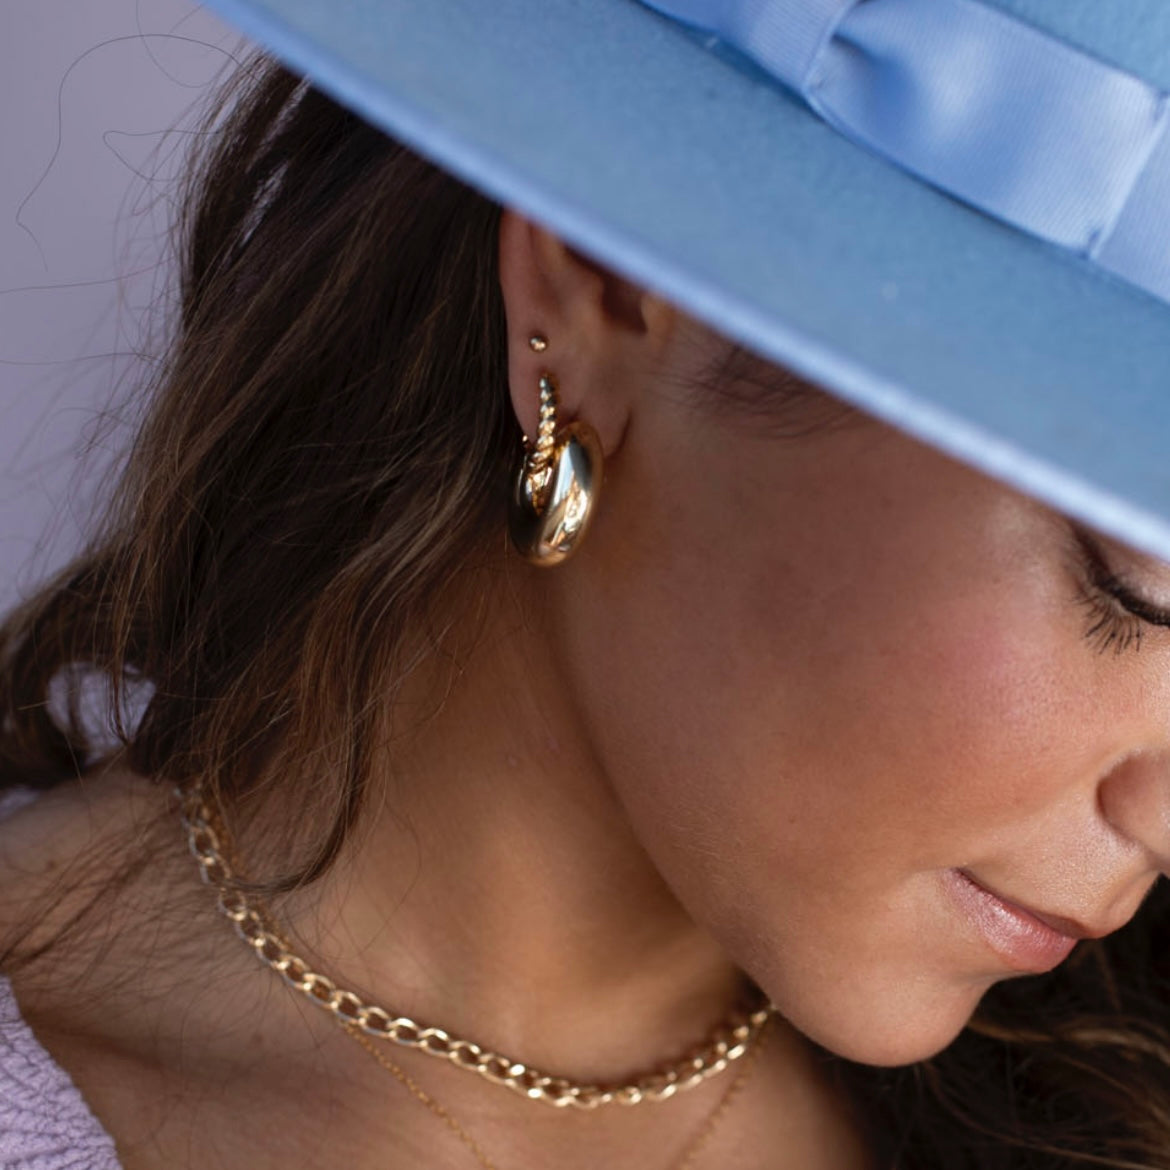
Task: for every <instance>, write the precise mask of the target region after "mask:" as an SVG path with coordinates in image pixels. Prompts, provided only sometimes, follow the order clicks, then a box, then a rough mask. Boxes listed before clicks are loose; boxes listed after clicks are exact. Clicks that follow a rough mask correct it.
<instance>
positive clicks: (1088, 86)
mask: <svg viewBox="0 0 1170 1170" xmlns="http://www.w3.org/2000/svg"><path fill="white" fill-rule="evenodd" d="M643 3H646V4H648V5H649V7H651V8H654V9H656V10H657V11H659V12H661V13H663V14H664V15H667V16H670V17H673V18H674V19H676V20H680V21H683V22H685V23H686V24H687V25H690V26H692V27H694V28H695V29H698V30H700V31H701V32H703V33H706V34H714V36H715V37H717V38H718V39H719V41H722V42H723V43H724V44H725V45H729V46H731V47H732V48H733V49H735V50H738V51H739V52H740V53H742V54H744V56H746V57H748V58H750V59H751V60H752V61H753V62H754V63H755V64H756V65H757V66H759V67H761V68H763V69H764V70H765V71H766V72H767V73H769V74H771V75H772V76H773V77H774V78H776V79H777V80H778V81H780V82H782V83H783V84H784V85H786V86H787V87H789V88H790V89H792V90H794V91H795V92H796V93H798V94H799V95H800V96H801V97H802V98H803V99H804V100H805V101H806V102H807V103H808V105H809V106H810V107H811V108H812V109H814V110H815V111H816V112H817V113H818V114H819V115H820V116H821V117H822V118H824V119H825V121H826V122H828V123H829V124H830V125H832V126H833V127H835V128H836V129H837V130H839V131H840V132H841V133H843V134H845V135H846V136H847V137H849V138H850V139H852V140H853V141H855V142H857V143H859V144H861V145H864V146H866V147H868V148H869V149H871V150H873V151H875V152H877V153H878V154H880V155H883V156H884V157H885V158H887V159H889V160H890V161H892V162H894V163H896V164H897V165H898V166H900V167H902V168H903V169H905V170H907V171H909V172H911V173H913V174H915V175H917V176H918V177H919V178H921V179H923V180H925V181H926V182H928V183H930V184H932V185H933V186H935V187H937V188H939V189H940V190H942V191H945V192H946V193H947V194H949V195H952V196H954V197H955V198H957V199H960V200H962V201H963V202H965V203H967V204H970V205H971V206H973V207H976V208H978V209H979V210H981V211H983V212H986V213H988V214H989V215H993V216H995V217H996V218H997V219H1000V220H1002V221H1004V222H1006V223H1009V224H1011V225H1013V226H1014V227H1016V228H1019V229H1020V230H1022V231H1025V232H1028V233H1029V234H1031V235H1033V236H1037V237H1039V238H1041V239H1044V240H1048V241H1050V242H1052V243H1054V244H1058V245H1061V246H1063V247H1065V248H1068V249H1071V250H1074V251H1076V252H1077V253H1079V254H1080V255H1082V256H1083V257H1085V258H1086V259H1087V260H1089V261H1091V262H1093V263H1095V264H1097V265H1099V266H1100V267H1102V268H1104V269H1106V270H1108V271H1110V272H1112V273H1114V274H1115V275H1117V276H1119V277H1120V278H1121V279H1123V280H1125V281H1126V282H1128V283H1129V284H1132V285H1134V286H1136V287H1139V288H1142V289H1144V290H1145V291H1147V292H1149V293H1152V294H1153V295H1154V296H1156V297H1158V298H1159V299H1161V300H1163V301H1167V302H1170V214H1168V213H1167V212H1168V209H1170V132H1168V131H1167V123H1168V122H1170V100H1168V98H1167V95H1166V94H1165V93H1164V92H1162V91H1161V90H1160V89H1158V88H1157V87H1155V86H1153V85H1151V84H1149V83H1148V82H1146V81H1144V80H1143V79H1141V78H1139V77H1135V76H1134V75H1133V74H1131V73H1128V72H1126V71H1125V70H1123V69H1119V68H1117V67H1116V66H1115V65H1112V64H1109V63H1107V62H1105V61H1101V60H1099V59H1097V58H1095V57H1091V56H1089V55H1088V54H1087V53H1084V52H1082V51H1081V50H1079V49H1077V48H1075V47H1074V46H1072V45H1069V44H1067V43H1066V42H1064V41H1061V40H1058V39H1057V38H1055V37H1053V36H1050V35H1049V34H1047V33H1045V32H1042V31H1041V30H1039V29H1037V28H1034V27H1033V26H1031V25H1029V24H1026V23H1025V22H1024V21H1022V20H1019V19H1018V18H1016V17H1014V16H1012V15H1010V14H1008V13H1006V12H1003V11H1001V10H999V9H996V8H992V7H990V6H988V5H986V4H982V3H978V2H977V0H862V2H858V0H815V2H813V3H810V2H809V0H643Z"/></svg>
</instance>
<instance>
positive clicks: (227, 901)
mask: <svg viewBox="0 0 1170 1170" xmlns="http://www.w3.org/2000/svg"><path fill="white" fill-rule="evenodd" d="M176 795H177V796H178V799H179V802H180V812H181V816H182V820H183V826H184V828H185V829H186V831H187V844H188V847H189V848H190V850H191V853H192V855H193V856H194V858H195V860H196V862H198V864H199V871H200V876H201V877H202V878H203V881H204V882H205V883H207V884H208V885H210V886H212V887H213V888H214V889H215V890H216V892H217V894H218V901H217V906H218V909H219V911H220V913H222V914H223V915H224V916H225V917H227V918H228V919H229V920H230V921H231V923H232V925H233V926H234V927H235V930H236V933H237V934H238V935H239V936H240V938H242V939H243V940H244V942H246V943H247V944H248V945H249V946H250V947H251V948H252V949H253V952H254V953H255V955H256V957H257V958H258V959H259V960H260V961H261V962H262V963H264V964H265V966H267V967H269V968H271V969H272V970H273V971H275V972H277V973H278V974H279V975H280V977H281V978H282V979H283V980H284V981H285V982H286V983H287V984H288V985H289V986H290V987H292V988H293V989H294V990H296V991H299V992H300V993H301V994H302V995H305V996H307V997H308V999H309V1000H310V1002H312V1003H314V1004H316V1005H317V1006H318V1007H319V1008H321V1009H322V1010H324V1011H327V1012H328V1013H329V1014H330V1015H331V1016H332V1017H333V1019H334V1020H335V1021H336V1022H337V1023H338V1024H340V1025H342V1026H343V1027H346V1028H357V1029H360V1031H361V1032H362V1033H364V1034H365V1035H367V1036H371V1037H373V1038H374V1039H376V1040H391V1041H393V1042H394V1043H395V1044H400V1045H402V1046H403V1047H404V1048H414V1049H417V1050H418V1051H420V1052H425V1053H427V1054H428V1055H430V1056H436V1057H441V1058H442V1059H444V1060H448V1061H450V1062H451V1063H452V1064H453V1065H455V1067H456V1068H465V1069H468V1070H470V1071H472V1072H475V1073H478V1074H479V1075H480V1076H482V1077H484V1078H485V1079H486V1080H489V1081H491V1082H492V1083H493V1084H497V1085H505V1086H507V1088H509V1089H511V1090H512V1091H513V1092H516V1093H519V1094H520V1095H521V1096H523V1097H528V1098H529V1099H531V1100H534V1101H543V1102H545V1103H547V1104H549V1105H555V1106H558V1107H560V1108H565V1107H573V1108H577V1109H596V1108H597V1107H598V1106H599V1105H607V1104H609V1103H611V1102H618V1103H620V1104H623V1105H637V1104H638V1103H640V1102H642V1101H665V1100H666V1099H667V1098H669V1097H673V1096H674V1095H675V1094H676V1093H681V1092H683V1091H685V1090H686V1089H690V1088H693V1087H694V1086H695V1085H698V1084H701V1083H702V1082H703V1081H705V1080H707V1079H708V1078H709V1077H713V1076H715V1075H716V1074H718V1073H720V1072H722V1071H723V1070H724V1069H725V1068H727V1067H728V1066H729V1065H731V1064H732V1063H733V1062H735V1061H737V1060H739V1059H740V1057H742V1056H743V1055H744V1054H745V1053H747V1052H748V1051H750V1050H751V1049H752V1047H753V1045H754V1044H755V1042H756V1041H757V1040H758V1039H759V1036H760V1033H761V1031H762V1030H763V1028H764V1026H765V1025H766V1024H767V1022H768V1020H769V1019H770V1018H771V1016H772V1014H773V1012H774V1011H775V1008H774V1007H773V1006H772V1005H771V1004H770V1003H765V1004H763V1005H762V1006H760V1007H757V1008H755V1009H754V1010H753V1011H750V1012H747V1011H740V1010H737V1011H735V1012H733V1013H732V1014H731V1016H730V1017H728V1019H727V1020H725V1021H724V1022H723V1023H721V1024H720V1025H719V1026H718V1027H716V1028H715V1029H714V1031H713V1032H711V1034H710V1035H709V1036H708V1037H707V1039H706V1040H705V1041H703V1042H702V1043H701V1044H700V1045H698V1046H697V1047H696V1048H694V1049H692V1050H691V1051H690V1052H687V1053H685V1054H684V1055H683V1056H682V1057H680V1058H678V1059H677V1060H675V1061H673V1062H672V1063H670V1064H667V1065H664V1066H662V1067H660V1068H658V1069H655V1070H653V1071H651V1072H648V1073H645V1074H643V1075H641V1076H639V1077H637V1078H635V1079H634V1080H633V1081H631V1082H629V1083H628V1084H625V1085H603V1084H592V1083H580V1082H574V1081H571V1080H569V1079H567V1078H566V1077H554V1076H549V1075H548V1074H546V1073H543V1072H541V1071H539V1070H538V1069H535V1068H532V1067H531V1066H529V1065H526V1064H524V1063H523V1062H521V1061H518V1060H512V1059H510V1058H509V1057H506V1056H501V1055H500V1054H499V1053H498V1052H492V1051H490V1050H489V1049H486V1048H483V1047H481V1046H480V1045H478V1044H475V1043H473V1042H472V1041H470V1040H464V1039H461V1038H460V1037H458V1036H455V1035H452V1034H451V1033H450V1032H447V1031H445V1030H444V1029H442V1028H434V1027H427V1026H426V1025H423V1024H419V1023H416V1022H415V1021H414V1020H411V1019H409V1018H407V1017H406V1016H395V1015H392V1014H391V1013H390V1012H388V1011H386V1010H385V1009H384V1008H381V1007H378V1006H377V1005H376V1004H370V1003H366V1002H365V1001H364V1000H363V999H362V998H361V997H360V996H358V995H357V993H356V992H353V991H348V990H346V989H344V988H340V987H338V986H337V984H336V983H334V982H333V980H332V979H330V978H329V977H328V976H327V975H320V974H318V973H317V972H315V971H313V970H312V969H311V968H310V967H309V964H308V962H307V961H306V960H305V959H302V958H301V957H300V956H299V955H297V954H296V953H295V952H294V951H293V950H292V949H291V948H290V946H289V944H288V943H287V942H286V941H285V939H284V937H283V935H281V933H280V932H279V931H278V929H277V928H276V926H275V924H274V922H273V919H272V915H271V913H270V912H269V910H268V908H267V906H265V905H264V904H263V903H262V902H261V901H260V899H259V898H256V897H255V896H254V895H250V894H245V893H243V892H242V891H240V890H238V889H233V888H232V883H233V881H234V873H233V870H234V868H235V866H234V858H233V857H232V850H231V845H230V843H229V840H228V834H227V830H226V827H225V826H224V825H223V822H222V819H221V818H219V817H218V816H216V815H215V814H213V812H212V810H211V809H210V808H209V807H208V805H207V803H206V801H205V799H204V797H203V792H202V790H201V788H200V787H199V786H198V785H195V786H193V787H191V788H190V789H188V790H186V791H183V790H179V791H178V792H177V794H176Z"/></svg>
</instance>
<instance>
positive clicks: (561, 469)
mask: <svg viewBox="0 0 1170 1170" xmlns="http://www.w3.org/2000/svg"><path fill="white" fill-rule="evenodd" d="M537 341H540V342H543V343H544V345H545V346H547V344H548V343H547V342H545V341H544V338H542V337H540V336H539V335H537V336H535V337H533V338H532V339H531V340H530V342H529V344H530V345H532V348H533V349H537V350H539V349H540V348H541V347H540V346H538V345H536V344H535V343H536V342H537ZM602 462H603V460H602V454H601V441H600V439H598V437H597V432H596V431H595V430H594V429H593V428H592V427H591V426H590V425H589V424H588V423H587V422H584V421H583V420H581V419H578V420H577V421H576V422H572V423H569V425H568V426H565V427H561V428H558V427H557V384H556V381H555V379H554V378H553V375H552V374H550V373H544V374H541V376H540V424H539V427H538V428H537V433H536V441H535V442H533V441H532V440H530V439H529V438H528V436H527V435H525V437H524V456H523V459H522V460H521V464H520V472H519V474H518V475H517V476H516V484H515V487H514V489H513V492H512V506H511V509H510V510H509V513H508V531H509V533H510V534H511V536H512V543H513V544H514V545H515V546H516V548H517V550H518V551H519V552H520V554H521V555H522V556H523V557H524V558H525V559H526V560H528V561H530V562H531V563H532V564H534V565H550V566H551V565H559V564H560V563H561V561H563V560H564V559H565V558H566V557H567V556H568V555H569V554H570V553H571V552H572V551H573V550H574V549H575V548H576V547H577V545H578V544H579V543H580V541H581V539H582V538H583V537H584V535H585V531H586V529H587V528H588V526H589V521H590V519H591V518H592V516H593V513H594V512H595V511H596V505H597V493H598V492H599V491H600V489H601V469H602Z"/></svg>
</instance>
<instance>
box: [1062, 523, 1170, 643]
mask: <svg viewBox="0 0 1170 1170" xmlns="http://www.w3.org/2000/svg"><path fill="white" fill-rule="evenodd" d="M1072 530H1073V535H1074V536H1075V537H1076V540H1077V544H1078V545H1080V548H1081V552H1082V554H1083V555H1084V558H1085V562H1086V564H1087V565H1088V567H1089V572H1090V574H1091V575H1092V578H1093V584H1094V585H1096V586H1097V588H1098V589H1101V590H1103V591H1104V592H1105V593H1108V594H1109V596H1110V597H1112V598H1114V600H1116V601H1117V602H1118V603H1119V604H1120V605H1121V606H1122V608H1124V609H1126V610H1128V611H1129V612H1130V613H1132V614H1133V616H1134V617H1136V618H1141V620H1142V621H1144V622H1149V624H1150V625H1152V626H1167V627H1170V608H1168V607H1166V606H1164V605H1158V604H1157V602H1154V601H1151V600H1150V599H1149V598H1148V597H1143V596H1142V595H1141V594H1140V593H1138V592H1137V591H1135V590H1134V588H1133V587H1132V586H1131V585H1129V584H1128V583H1127V582H1126V581H1124V580H1123V579H1122V578H1121V577H1119V576H1118V575H1117V574H1116V573H1115V572H1114V571H1113V569H1112V568H1110V565H1109V559H1108V557H1107V556H1106V554H1105V549H1104V548H1103V547H1102V545H1101V543H1100V541H1099V540H1098V539H1097V537H1096V536H1094V535H1093V533H1092V532H1090V531H1089V530H1088V529H1087V528H1082V527H1081V526H1080V525H1079V524H1073V525H1072Z"/></svg>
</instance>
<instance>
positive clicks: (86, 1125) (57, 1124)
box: [0, 790, 120, 1170]
mask: <svg viewBox="0 0 1170 1170" xmlns="http://www.w3.org/2000/svg"><path fill="white" fill-rule="evenodd" d="M33 798H34V797H33V795H32V794H30V793H27V792H22V791H20V790H17V791H16V792H8V793H5V794H4V796H3V798H0V820H2V819H3V818H4V817H5V816H7V815H9V814H12V813H15V812H16V811H17V809H18V808H19V807H20V806H21V805H24V804H28V803H29V802H30V800H31V799H33ZM0 1170H120V1164H119V1162H118V1155H117V1153H116V1152H115V1150H114V1142H113V1139H112V1138H111V1137H110V1135H109V1134H108V1133H106V1131H105V1130H104V1129H102V1127H101V1126H100V1125H99V1124H98V1121H97V1118H96V1117H94V1115H93V1114H92V1113H91V1112H90V1111H89V1107H88V1106H87V1105H86V1103H85V1101H84V1100H83V1099H82V1096H81V1094H80V1093H79V1092H78V1091H77V1089H76V1088H75V1087H74V1085H73V1082H72V1081H71V1080H70V1079H69V1074H68V1073H67V1072H66V1071H65V1070H64V1069H63V1068H61V1066H60V1065H58V1064H56V1063H55V1062H54V1061H53V1058H52V1057H51V1056H50V1055H49V1054H48V1053H47V1052H46V1051H45V1050H44V1048H42V1047H41V1045H40V1044H39V1043H38V1041H37V1038H36V1037H35V1036H34V1035H33V1034H32V1030H31V1029H30V1028H29V1026H28V1025H27V1024H26V1023H25V1022H24V1020H23V1019H22V1018H21V1015H20V1008H18V1007H17V1005H16V999H15V997H14V996H13V994H12V986H11V984H10V983H9V982H8V980H7V979H5V978H4V976H3V975H0Z"/></svg>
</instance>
